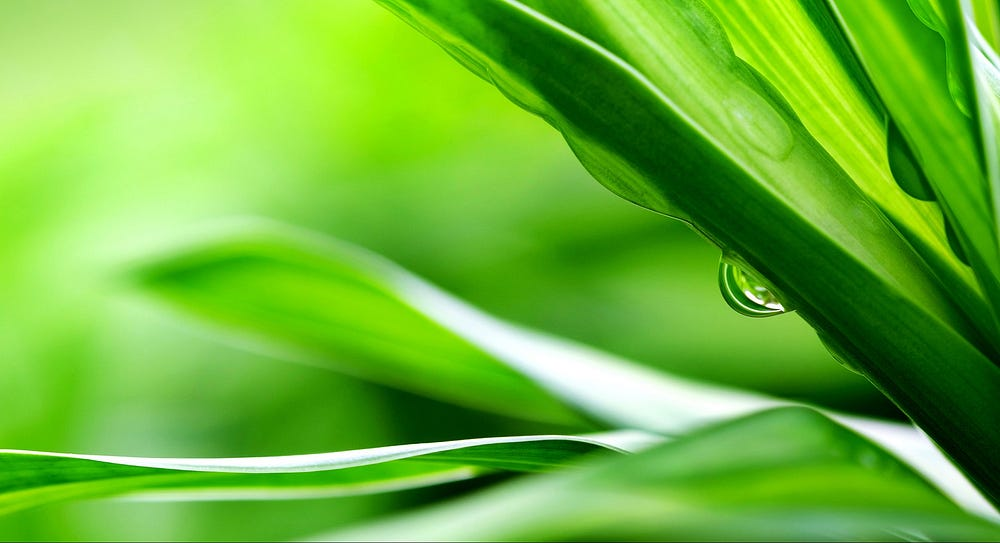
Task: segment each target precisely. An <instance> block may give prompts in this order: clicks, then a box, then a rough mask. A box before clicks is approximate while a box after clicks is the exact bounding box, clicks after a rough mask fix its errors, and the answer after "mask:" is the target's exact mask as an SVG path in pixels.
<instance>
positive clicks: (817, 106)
mask: <svg viewBox="0 0 1000 543" xmlns="http://www.w3.org/2000/svg"><path fill="white" fill-rule="evenodd" d="M706 4H707V5H708V6H709V7H710V8H711V9H712V12H713V13H715V14H716V15H717V16H718V17H719V20H720V22H721V23H722V25H723V27H724V28H725V29H726V33H727V34H728V36H729V38H730V40H731V41H732V44H733V47H734V50H735V52H736V54H737V56H739V57H740V58H741V59H743V60H744V61H746V62H747V63H749V64H750V65H751V66H753V67H754V68H755V69H756V70H757V71H758V72H760V74H761V75H762V76H763V77H764V78H766V79H767V81H768V82H770V83H771V84H773V85H774V87H775V89H776V90H777V91H778V92H780V93H781V96H783V97H784V98H785V99H786V100H787V101H788V104H789V106H790V107H791V108H792V109H793V110H794V111H795V114H796V115H797V116H798V118H799V119H800V120H801V121H802V124H803V125H804V126H805V127H806V128H807V129H808V130H809V133H810V134H811V135H812V136H813V137H814V138H815V139H816V141H817V142H819V143H820V145H822V146H823V149H825V150H826V151H827V152H828V153H829V154H830V156H831V157H833V158H834V159H835V160H836V161H837V164H838V165H839V166H840V167H841V168H842V169H843V170H844V171H845V172H846V173H847V174H848V175H849V176H850V178H851V180H852V181H853V182H854V183H855V184H856V185H857V186H858V187H859V188H860V189H861V190H862V191H864V193H865V195H867V196H868V197H869V198H871V201H872V202H874V203H875V204H876V205H878V207H879V208H880V209H881V210H882V211H883V212H885V214H886V216H887V217H888V218H889V219H890V220H891V221H892V223H893V224H894V225H895V226H896V227H897V228H898V229H899V230H900V232H901V233H902V234H903V235H904V237H906V239H907V240H909V241H910V243H912V244H913V246H914V247H915V248H916V249H917V250H918V252H919V253H920V255H921V257H923V258H924V260H925V261H927V262H928V264H929V265H930V266H931V267H932V269H933V270H934V273H936V274H937V275H938V276H939V277H940V278H941V279H942V281H943V282H944V283H945V284H947V285H948V286H949V290H950V291H951V293H952V295H953V296H955V297H956V298H957V299H959V300H960V301H961V304H962V307H963V308H965V309H966V311H969V312H970V313H972V314H973V315H974V318H975V320H976V321H977V322H981V323H984V324H986V325H987V326H988V325H989V324H990V323H992V322H993V318H992V313H991V310H990V308H989V306H988V305H987V303H986V301H985V299H984V298H983V296H982V294H981V292H980V290H979V285H978V284H977V283H976V278H975V276H974V275H973V273H972V270H971V269H970V268H969V267H968V266H966V265H964V264H963V263H962V262H961V261H960V259H959V258H957V257H956V255H955V254H954V253H953V252H952V250H951V248H950V247H949V245H948V239H947V235H946V232H945V226H944V223H943V220H942V216H941V210H940V208H939V207H938V205H937V204H934V203H930V202H921V201H917V200H915V199H913V198H911V197H909V196H908V195H907V194H905V193H904V192H903V191H901V190H899V187H897V186H896V185H897V182H898V183H899V184H903V183H905V182H907V179H906V178H899V175H900V173H903V172H899V171H896V172H893V171H892V170H891V169H890V161H891V157H892V153H893V151H894V150H895V149H894V147H898V144H897V145H895V146H894V144H896V143H897V142H899V141H901V136H899V137H898V138H893V137H891V135H890V134H887V126H886V119H885V118H886V113H885V111H884V109H883V106H882V104H881V101H880V100H879V98H878V97H877V95H876V94H875V92H874V89H872V88H871V84H870V83H869V81H868V78H867V76H866V75H865V73H864V71H863V69H862V68H861V66H860V64H858V61H857V59H856V58H855V57H854V54H853V51H851V48H850V45H849V44H848V43H847V41H846V40H845V38H844V36H843V35H842V34H841V32H840V28H839V27H838V24H837V21H836V19H835V18H834V17H833V16H832V14H831V13H830V11H829V10H828V9H827V7H826V5H825V3H824V2H823V1H822V0H805V1H800V0H768V1H765V2H761V1H754V0H708V1H706ZM894 127H895V126H894V124H893V123H892V122H891V121H890V123H889V127H888V128H889V132H890V133H891V132H892V131H893V130H892V129H893V128H894ZM895 132H897V133H898V129H896V130H895ZM887 143H888V145H889V149H888V152H887V149H886V147H887ZM897 152H902V153H906V154H909V148H908V147H906V146H905V145H903V149H900V150H899V151H897ZM907 158H908V159H910V157H907ZM911 160H912V159H911ZM897 163H898V161H897ZM907 166H909V164H907ZM911 168H912V166H911ZM894 173H895V174H896V176H897V179H895V180H894V178H893V174H894ZM911 175H913V176H917V177H919V178H922V177H923V172H922V171H920V170H916V171H913V172H912V174H911ZM925 199H926V198H925ZM930 199H933V195H932V196H931V198H930ZM987 330H988V328H987ZM991 332H992V333H991V335H990V336H989V337H991V338H995V337H998V336H997V334H996V333H995V332H996V329H995V328H994V329H993V330H992V331H991ZM998 341H1000V340H998Z"/></svg>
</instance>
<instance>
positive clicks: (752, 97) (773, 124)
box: [723, 83, 795, 160]
mask: <svg viewBox="0 0 1000 543" xmlns="http://www.w3.org/2000/svg"><path fill="white" fill-rule="evenodd" d="M723 107H724V108H725V110H726V112H727V113H728V115H729V121H730V126H729V128H730V130H732V132H733V133H734V134H737V135H739V136H740V139H742V140H743V141H744V142H745V143H747V144H748V145H750V147H753V148H754V149H756V150H757V151H760V152H762V153H764V154H766V155H768V156H770V157H771V158H774V159H777V160H784V159H785V158H787V157H788V155H789V154H790V153H791V152H792V147H794V145H795V140H794V139H793V137H792V131H791V129H790V128H789V127H788V123H787V122H785V119H783V118H782V116H781V113H779V112H778V110H777V109H775V107H774V106H773V105H772V104H771V103H770V102H769V101H768V100H767V99H766V98H764V97H763V96H761V95H760V94H759V93H757V92H756V91H754V90H753V89H751V88H750V87H749V86H747V85H745V84H743V83H738V84H737V85H735V86H734V87H733V90H732V91H730V94H729V96H727V97H726V98H725V99H724V100H723Z"/></svg>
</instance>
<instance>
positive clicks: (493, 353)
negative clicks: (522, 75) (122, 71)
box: [142, 221, 994, 514]
mask: <svg viewBox="0 0 1000 543" xmlns="http://www.w3.org/2000/svg"><path fill="white" fill-rule="evenodd" d="M194 237H195V238H196V239H198V240H199V241H198V242H197V244H195V245H193V246H192V245H187V244H185V249H183V250H181V251H180V254H179V255H176V256H174V257H171V258H167V259H166V260H164V261H159V262H158V263H156V264H152V265H151V266H149V267H148V268H146V269H145V271H144V272H143V273H142V275H143V277H144V278H145V279H144V280H145V285H146V286H147V287H148V288H150V289H152V290H153V291H154V292H157V293H158V294H160V295H162V296H165V297H166V298H167V299H168V300H169V301H171V302H173V303H175V304H180V306H182V307H184V308H185V309H186V310H187V311H190V312H192V313H194V314H196V315H199V316H201V317H202V318H208V319H209V320H211V321H212V322H213V323H214V324H215V325H217V326H218V325H222V326H225V327H229V328H233V329H235V330H236V331H237V332H238V333H239V336H240V337H241V338H242V339H241V341H243V342H245V341H246V338H250V339H251V341H252V343H253V344H254V345H257V346H260V345H267V344H268V343H278V344H287V343H289V342H292V343H293V344H294V343H295V342H296V341H298V342H315V341H316V339H315V338H309V337H307V338H300V337H297V336H289V335H288V334H286V333H285V332H286V331H285V330H284V329H283V328H282V327H281V326H280V323H282V322H285V321H293V322H298V321H300V320H302V318H303V315H310V318H311V319H313V320H316V319H319V321H318V322H319V325H320V326H321V327H322V328H323V329H324V330H328V331H329V330H330V329H332V328H336V327H337V326H340V323H339V322H337V321H336V319H334V320H323V314H322V313H313V312H315V311H320V310H329V311H333V315H334V316H335V317H336V316H337V315H339V311H340V310H341V309H342V308H338V307H336V306H337V304H338V303H339V304H343V305H345V307H347V308H348V309H350V310H351V311H352V317H353V319H354V326H355V327H360V328H364V327H365V326H366V321H367V319H373V320H375V321H378V322H394V321H395V320H396V319H395V318H394V315H393V314H394V313H396V312H403V313H408V312H412V311H417V312H419V313H420V314H421V315H422V316H424V317H425V318H427V319H429V320H430V321H431V322H433V323H435V324H436V325H437V327H436V328H427V329H426V330H427V332H425V333H436V334H445V333H447V334H448V336H449V337H450V336H451V335H452V334H453V335H455V336H456V337H459V338H462V339H463V340H465V341H467V342H468V343H469V344H470V345H475V346H476V347H477V348H478V349H480V352H481V353H482V355H483V356H485V357H489V358H490V359H489V361H484V360H483V359H482V358H469V359H466V360H465V363H467V364H476V363H484V362H488V363H489V364H491V365H493V364H500V365H504V366H506V367H508V368H511V369H512V370H514V371H516V372H518V373H519V374H522V375H524V376H526V377H527V378H528V380H530V381H531V382H533V383H535V384H536V385H537V386H539V387H540V388H541V389H542V390H545V391H548V392H549V393H551V394H552V395H554V396H555V397H557V398H560V399H562V400H563V401H564V402H566V403H567V404H569V405H571V406H573V407H574V408H576V409H578V410H580V411H582V412H584V413H586V414H588V415H589V416H590V417H592V418H594V419H596V420H599V421H602V422H604V423H605V424H606V425H608V426H609V427H612V428H638V429H642V430H646V431H650V432H656V433H659V434H666V435H672V436H677V435H682V434H685V433H687V432H690V431H691V430H693V429H696V428H699V427H703V426H705V425H707V424H712V423H715V422H718V421H720V420H725V419H729V418H732V417H736V416H741V415H745V414H747V413H752V412H755V411H760V410H762V409H768V408H772V407H776V406H782V405H792V404H793V403H794V402H789V401H786V400H779V399H775V398H770V397H767V396H764V395H761V394H757V393H752V392H747V391H741V390H735V389H732V388H728V387H722V386H717V385H710V384H706V383H701V382H698V381H694V380H690V379H684V378H680V377H675V376H671V375H668V374H666V373H663V372H660V371H657V370H653V369H651V368H649V367H646V366H642V365H639V364H636V363H633V362H629V361H627V360H623V359H621V358H619V357H616V356H614V355H611V354H609V353H605V352H601V351H598V350H596V349H593V348H590V347H587V346H584V345H580V344H577V343H573V342H570V341H566V340H562V339H558V338H555V337H552V336H549V335H546V334H543V333H539V332H536V331H532V330H529V329H526V328H523V327H519V326H516V325H513V324H510V323H507V322H504V321H502V320H499V319H497V318H494V317H492V316H490V315H488V314H486V313H483V312H482V311H479V310H478V309H476V308H474V307H472V306H470V305H468V304H466V303H464V302H462V301H460V300H458V299H456V298H454V297H453V296H451V295H449V294H447V293H446V292H444V291H442V290H440V289H438V288H437V287H435V286H434V285H431V284H430V283H427V282H426V281H424V280H422V279H420V278H419V277H416V276H414V275H412V274H410V273H409V272H407V271H406V270H404V269H402V268H400V267H398V266H396V265H395V264H393V263H392V262H390V261H388V260H386V259H384V258H382V257H380V256H378V255H376V254H374V253H370V252H368V251H365V250H363V249H361V248H359V247H355V246H351V245H349V244H346V243H344V242H341V241H338V240H334V239H331V238H326V237H323V236H319V235H316V234H312V233H309V232H303V231H300V230H297V229H293V228H290V227H287V226H283V225H280V224H275V223H271V222H267V221H256V222H246V221H238V222H236V223H231V224H229V225H227V226H225V227H221V228H220V230H219V231H218V232H217V233H216V234H212V235H206V232H205V231H200V233H199V234H198V235H197V236H194ZM324 270H327V271H324ZM329 270H333V272H328V271H329ZM317 274H319V276H320V277H321V279H322V280H318V279H317ZM358 278H365V280H364V282H363V283H361V282H359V280H358ZM286 281H287V282H291V283H294V284H303V283H305V282H308V283H309V285H310V288H309V289H308V290H305V291H302V292H300V293H299V295H297V296H292V297H288V296H286V295H285V293H284V291H283V290H282V288H281V287H280V284H281V283H283V282H286ZM330 286H336V287H337V288H336V289H335V290H334V291H335V292H338V293H339V294H340V296H341V298H340V299H339V301H333V300H332V299H331V297H330V296H329V295H328V287H330ZM348 287H350V288H364V289H377V290H378V291H379V292H382V293H383V294H385V295H386V296H388V297H389V298H390V300H391V301H392V303H384V304H381V305H379V306H378V308H379V310H378V311H372V312H364V311H358V310H357V308H356V307H355V306H353V305H352V304H353V300H354V299H355V298H354V297H353V296H351V295H350V290H349V289H348ZM214 288H225V289H235V290H236V291H238V292H240V293H241V296H242V297H243V301H242V302H241V306H240V308H235V309H238V310H236V311H235V312H233V311H234V308H233V307H231V306H230V305H228V304H229V303H230V298H228V297H224V296H222V297H220V296H219V295H218V293H217V292H214V291H213V290H212V289H214ZM278 293H282V295H281V296H279V295H278ZM317 301H324V302H323V303H321V304H319V305H317ZM265 309H266V311H263V310H265ZM394 330H395V329H394ZM403 332H404V331H402V330H398V333H396V332H395V331H393V333H395V335H387V336H385V337H384V338H383V340H384V341H387V342H397V343H400V344H407V343H409V342H412V341H413V338H411V337H408V336H407V335H406V334H405V333H403ZM344 337H345V336H343V335H341V334H336V333H333V334H330V335H328V336H325V337H324V338H323V341H325V342H326V344H325V346H324V348H323V349H322V351H321V352H327V353H336V352H337V350H338V347H341V346H343V347H345V348H347V349H348V350H349V349H350V348H351V346H352V343H347V344H342V343H341V342H342V338H344ZM430 339H431V338H425V340H426V341H428V342H430ZM431 343H433V342H431ZM293 346H294V345H293ZM300 346H301V345H300ZM306 346H308V345H306ZM313 350H315V348H313ZM288 352H292V351H291V350H289V351H288ZM421 360H422V359H420V358H415V359H413V360H410V362H413V365H412V367H411V369H410V370H409V371H407V372H405V373H403V374H402V375H400V377H401V378H413V379H417V380H421V379H424V378H426V377H428V376H422V375H421V372H423V371H430V372H440V371H444V368H442V367H439V366H432V367H431V368H430V369H428V368H425V367H423V366H421V365H420V361H421ZM343 364H344V361H337V362H336V363H335V364H334V365H333V367H334V368H336V369H342V368H344V366H343ZM355 364H357V365H358V366H360V367H359V368H355V369H354V370H350V373H353V374H356V375H363V370H364V369H365V368H368V365H367V361H366V360H358V361H355ZM466 369H467V370H472V369H474V368H466ZM429 376H432V375H430V374H429ZM438 377H439V378H440V379H442V380H444V381H447V382H452V380H453V379H454V377H453V376H447V375H443V374H440V375H438ZM406 385H407V383H405V382H404V383H401V386H403V387H404V388H405V387H406ZM458 386H459V389H458V390H460V391H461V392H462V393H464V394H466V395H471V396H475V395H477V394H486V393H488V392H494V393H495V391H490V390H489V389H483V388H482V387H483V386H489V383H487V382H480V381H470V382H467V383H464V384H460V385H458ZM529 390H533V389H529ZM503 393H504V394H508V396H505V397H501V400H503V401H504V402H506V403H507V404H509V405H511V406H517V407H518V408H519V410H516V411H515V413H516V414H518V415H520V416H523V417H526V418H531V417H532V416H535V415H537V414H538V413H536V412H535V411H533V410H532V409H531V408H530V407H529V406H527V405H525V404H521V403H519V401H518V398H519V392H518V391H517V390H507V391H504V392H503ZM442 398H444V399H447V398H448V396H443V397H442ZM830 415H831V416H833V417H835V418H836V419H837V420H838V421H840V422H841V423H843V424H846V425H848V426H850V427H851V428H853V429H854V430H856V431H858V432H860V433H862V434H863V435H865V436H866V437H868V438H869V439H872V440H874V441H876V442H878V443H879V444H881V445H882V446H884V447H886V448H888V449H889V450H891V451H893V452H894V453H896V454H897V455H899V456H900V458H902V459H904V460H905V461H907V462H909V463H910V464H911V465H913V466H914V467H915V468H917V469H919V470H920V471H921V473H923V474H924V475H925V476H926V477H928V478H929V479H930V480H932V481H933V482H934V483H935V484H937V485H938V486H939V487H940V488H941V489H942V490H944V491H945V492H947V493H948V494H949V495H950V496H952V497H953V498H954V499H955V500H956V501H958V502H959V503H962V504H963V505H965V506H966V507H968V508H970V509H971V510H975V511H978V512H981V513H983V514H994V513H993V509H992V508H991V507H990V505H989V504H988V503H986V502H985V500H983V498H982V497H981V496H980V494H979V493H978V492H977V491H976V490H975V489H974V488H973V487H972V486H971V485H970V484H969V483H968V481H967V480H966V479H965V477H964V476H962V475H961V474H960V473H959V472H958V471H957V470H956V469H955V467H954V466H953V465H952V464H951V463H950V462H949V461H948V460H947V459H945V458H944V456H943V455H942V454H941V453H940V452H939V451H938V449H937V448H936V447H935V446H934V445H933V444H932V443H931V442H930V440H928V439H927V437H926V436H925V435H924V434H923V433H921V432H919V431H917V430H916V429H915V428H913V427H912V426H908V425H903V424H898V423H890V422H885V421H877V420H872V419H864V418H861V417H852V416H845V415H839V414H830Z"/></svg>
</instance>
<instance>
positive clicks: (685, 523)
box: [313, 408, 1000, 541]
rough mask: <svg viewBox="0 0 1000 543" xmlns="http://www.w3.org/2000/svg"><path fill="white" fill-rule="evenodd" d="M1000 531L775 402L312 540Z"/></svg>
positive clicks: (876, 453) (852, 439)
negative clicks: (578, 466)
mask: <svg viewBox="0 0 1000 543" xmlns="http://www.w3.org/2000/svg"><path fill="white" fill-rule="evenodd" d="M734 453H737V454H734ZM997 537H1000V526H998V525H997V524H994V523H991V522H989V521H986V520H984V519H981V518H978V517H975V516H972V515H968V514H966V513H964V512H962V511H961V510H960V509H958V508H956V507H955V506H954V505H953V504H952V503H950V502H949V501H948V500H947V499H945V498H944V497H943V496H941V495H940V494H939V493H938V492H937V491H935V490H934V489H933V488H932V487H931V486H930V485H928V484H927V483H926V482H925V481H923V480H922V479H921V478H920V477H919V476H917V475H916V474H914V473H913V472H912V471H911V470H910V469H908V468H907V467H906V466H905V465H902V464H900V463H899V462H897V461H896V460H895V459H893V458H892V456H890V455H888V454H886V452H885V451H883V450H881V449H879V448H878V447H876V446H874V445H872V444H871V443H869V442H867V441H866V440H864V439H863V438H861V437H859V436H858V435H856V434H854V433H852V432H850V431H849V430H846V429H845V428H843V427H841V426H839V425H837V424H834V423H832V422H831V421H830V420H829V419H827V418H825V417H823V416H822V415H819V414H818V413H815V412H813V411H811V410H808V409H803V408H784V409H779V410H773V411H767V412H764V413H758V414H755V415H751V416H749V417H745V418H742V419H738V420H735V421H729V422H726V423H722V424H719V425H717V426H712V427H709V428H705V429H703V430H701V431H699V432H697V433H694V434H691V435H689V436H685V437H683V438H680V439H678V440H676V441H672V442H668V443H665V444H663V445H660V446H658V447H655V448H653V449H650V450H647V451H645V452H643V453H640V454H637V455H635V456H631V457H627V458H616V459H608V460H605V461H595V462H594V463H593V464H592V465H591V466H590V469H586V470H578V471H575V472H572V473H560V474H551V475H545V476H539V477H533V478H530V479H525V480H521V481H515V482H513V483H510V484H507V485H504V486H501V487H497V488H493V489H490V490H488V491H485V492H482V493H480V494H478V495H474V496H470V497H468V498H463V499H459V500H455V501H453V502H451V503H448V504H443V505H440V506H436V507H431V508H428V509H425V510H423V511H417V512H414V513H410V514H405V515H402V516H398V517H395V518H389V519H387V520H376V521H374V522H372V523H369V524H365V525H361V526H358V527H355V528H353V529H351V528H348V529H346V530H341V531H337V532H333V533H330V534H325V535H322V536H318V537H316V538H314V539H313V540H321V541H398V540H410V541H442V540H448V541H455V540H463V541H471V540H487V541H511V540H518V541H523V540H535V541H538V540H584V539H586V540H602V541H622V540H657V541H659V540H671V541H674V540H680V541H702V540H708V541H722V540H733V539H738V540H766V541H775V540H777V541H785V540H788V541H804V540H809V541H811V540H862V541H867V540H878V541H881V540H897V539H903V540H914V539H916V540H963V541H964V540H987V541H988V540H993V539H996V538H997Z"/></svg>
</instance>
